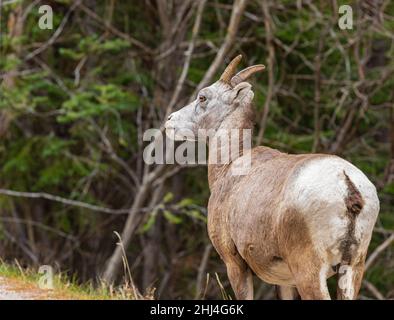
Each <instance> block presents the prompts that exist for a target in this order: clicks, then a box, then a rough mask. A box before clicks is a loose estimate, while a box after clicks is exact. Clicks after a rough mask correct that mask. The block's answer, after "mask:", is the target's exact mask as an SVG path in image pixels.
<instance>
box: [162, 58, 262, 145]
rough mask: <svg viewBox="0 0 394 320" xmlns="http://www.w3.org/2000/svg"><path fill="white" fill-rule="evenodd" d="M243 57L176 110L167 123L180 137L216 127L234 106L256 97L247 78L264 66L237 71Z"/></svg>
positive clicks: (231, 63) (190, 138) (194, 134)
mask: <svg viewBox="0 0 394 320" xmlns="http://www.w3.org/2000/svg"><path fill="white" fill-rule="evenodd" d="M241 58H242V56H241V55H239V56H237V57H235V58H234V59H233V60H232V61H231V62H230V64H229V65H228V66H227V68H226V69H225V70H224V72H223V74H222V76H221V77H220V79H219V80H218V81H216V82H215V83H214V84H212V85H211V86H209V87H206V88H203V89H201V90H200V92H199V93H198V95H197V97H196V100H194V101H193V102H191V103H190V104H188V105H187V106H185V107H183V108H182V109H180V110H178V111H176V112H173V113H172V114H171V115H170V116H169V117H168V120H167V122H166V124H165V127H166V130H167V132H168V131H170V130H173V131H174V133H175V137H176V138H177V139H184V140H185V139H187V140H195V139H196V137H197V134H198V130H199V129H206V130H217V129H218V128H219V127H220V125H221V124H222V122H223V121H224V119H226V117H227V116H228V115H229V114H231V113H232V112H233V111H234V110H235V108H242V107H245V106H249V105H250V103H251V102H252V100H253V96H254V93H253V91H252V86H251V85H250V84H249V83H248V82H246V80H247V79H248V78H249V77H250V76H251V75H252V74H253V73H255V72H258V71H261V70H264V69H265V67H264V65H261V64H260V65H255V66H251V67H249V68H246V69H244V70H242V71H240V72H238V73H237V74H235V71H236V68H237V65H238V64H239V62H240V61H241Z"/></svg>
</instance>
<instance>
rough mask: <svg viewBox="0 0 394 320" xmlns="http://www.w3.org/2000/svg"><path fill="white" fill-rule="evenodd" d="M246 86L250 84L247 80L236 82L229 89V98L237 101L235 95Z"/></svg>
mask: <svg viewBox="0 0 394 320" xmlns="http://www.w3.org/2000/svg"><path fill="white" fill-rule="evenodd" d="M246 87H249V88H251V87H252V85H251V84H250V83H248V82H245V81H244V82H241V83H238V84H237V85H236V86H235V87H234V88H233V89H232V90H231V96H230V100H231V101H232V102H237V96H238V94H239V91H241V90H242V89H245V88H246Z"/></svg>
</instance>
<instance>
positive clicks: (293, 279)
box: [165, 56, 379, 299]
mask: <svg viewBox="0 0 394 320" xmlns="http://www.w3.org/2000/svg"><path fill="white" fill-rule="evenodd" d="M240 60H241V56H238V57H236V58H235V59H234V60H233V61H232V62H231V63H230V64H229V65H228V66H227V68H226V69H225V71H224V72H223V74H222V76H221V78H220V80H218V81H217V82H215V83H214V84H212V85H211V86H209V87H206V88H204V89H202V90H201V91H200V92H199V93H198V96H197V99H196V100H195V101H193V102H191V103H190V104H189V105H187V106H185V107H184V108H182V109H180V110H179V111H177V112H174V113H172V114H171V115H170V116H169V118H168V120H167V122H166V125H165V127H166V130H169V129H171V130H175V132H176V133H180V135H183V134H182V131H185V130H187V131H189V132H190V131H191V132H193V133H195V135H194V136H197V130H199V129H211V130H215V132H217V134H223V133H222V132H223V131H222V130H219V129H239V130H241V129H251V128H252V126H253V124H252V122H253V121H252V120H253V112H252V107H251V102H252V99H253V96H254V93H253V91H252V88H251V85H250V84H249V83H248V82H245V81H246V80H247V78H248V77H249V76H251V75H252V74H253V73H255V72H257V71H260V70H263V69H264V66H263V65H257V66H252V67H249V68H246V69H244V70H243V71H241V72H238V73H237V74H236V75H234V73H235V69H236V66H237V65H238V63H239V62H240ZM208 147H209V157H208V180H209V188H210V191H211V196H210V199H209V203H208V233H209V237H210V239H211V241H212V243H213V245H214V247H215V249H216V250H217V252H218V253H219V254H220V256H221V258H222V259H223V261H224V262H225V264H226V267H227V274H228V277H229V279H230V283H231V286H232V288H233V290H234V292H235V295H236V297H237V298H238V299H253V283H252V272H253V273H255V274H256V275H257V276H258V277H259V278H260V279H262V280H264V281H266V282H268V283H271V284H275V285H277V286H278V293H279V296H280V297H281V298H282V299H293V298H295V297H296V296H297V294H299V295H300V296H301V298H302V299H330V294H329V291H328V288H327V281H326V280H327V278H329V277H330V276H332V275H333V274H338V285H337V298H338V299H355V298H356V297H357V294H358V291H359V289H360V285H361V281H362V276H363V271H364V262H365V258H366V254H367V249H368V245H369V243H370V240H371V236H372V231H373V226H374V224H375V222H376V219H377V215H378V212H379V199H378V197H377V193H376V188H375V186H374V185H373V184H372V183H371V182H370V181H369V180H368V178H367V177H366V176H365V175H364V174H363V173H362V172H361V171H360V170H359V169H358V168H356V167H355V166H354V165H352V164H351V163H349V162H347V161H346V160H343V159H341V158H339V157H337V156H334V155H327V154H299V155H292V154H286V153H282V152H280V151H278V150H275V149H271V148H268V147H263V146H260V147H256V148H253V149H249V150H247V151H246V152H243V153H242V154H236V155H235V156H233V158H232V159H231V161H230V163H228V164H214V163H211V162H210V158H211V156H212V155H213V154H215V153H217V152H218V149H217V148H216V147H215V146H213V145H212V144H211V143H210V141H208ZM215 148H216V149H215ZM246 154H248V155H249V156H250V157H249V159H251V167H250V169H249V173H248V174H246V175H233V174H232V173H231V170H230V168H231V167H232V166H233V165H234V163H235V162H237V163H238V164H239V163H240V162H242V161H244V159H246Z"/></svg>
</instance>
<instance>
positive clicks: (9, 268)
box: [0, 260, 149, 300]
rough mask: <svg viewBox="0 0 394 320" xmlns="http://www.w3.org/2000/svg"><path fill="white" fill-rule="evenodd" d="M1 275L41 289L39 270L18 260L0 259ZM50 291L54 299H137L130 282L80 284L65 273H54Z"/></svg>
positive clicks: (30, 287) (28, 288) (29, 288)
mask: <svg viewBox="0 0 394 320" xmlns="http://www.w3.org/2000/svg"><path fill="white" fill-rule="evenodd" d="M0 277H3V278H6V279H9V280H10V281H14V282H15V281H16V282H17V283H20V284H23V285H25V286H26V288H27V290H40V289H39V281H40V278H41V277H42V274H40V273H38V270H34V269H31V268H29V269H23V268H21V267H20V265H19V264H18V263H17V262H16V263H15V264H12V265H11V264H7V263H4V262H3V261H1V260H0ZM48 292H49V295H50V296H51V297H53V298H54V299H65V300H133V299H135V296H134V292H133V289H132V287H131V286H130V285H129V284H128V283H125V284H123V285H120V286H117V287H115V286H112V285H106V284H105V283H104V282H103V281H99V283H98V284H96V285H94V284H93V283H92V282H88V283H83V284H80V283H77V281H76V280H75V279H70V278H69V277H67V276H66V275H65V274H64V273H54V274H53V289H52V290H49V291H48ZM145 298H149V297H145Z"/></svg>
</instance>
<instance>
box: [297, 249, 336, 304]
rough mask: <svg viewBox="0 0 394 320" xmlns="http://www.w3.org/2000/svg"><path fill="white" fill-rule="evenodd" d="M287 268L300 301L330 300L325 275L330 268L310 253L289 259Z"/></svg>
mask: <svg viewBox="0 0 394 320" xmlns="http://www.w3.org/2000/svg"><path fill="white" fill-rule="evenodd" d="M289 267H290V270H291V272H292V274H293V277H294V280H295V283H296V287H297V290H298V292H299V294H300V296H301V299H302V300H330V299H331V297H330V293H329V291H328V287H327V274H328V271H329V270H330V266H329V265H327V264H325V263H323V262H322V261H321V259H320V258H319V257H318V256H317V255H316V254H314V253H313V252H312V251H310V252H309V253H305V254H300V255H298V256H297V255H293V256H292V257H290V261H289Z"/></svg>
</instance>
